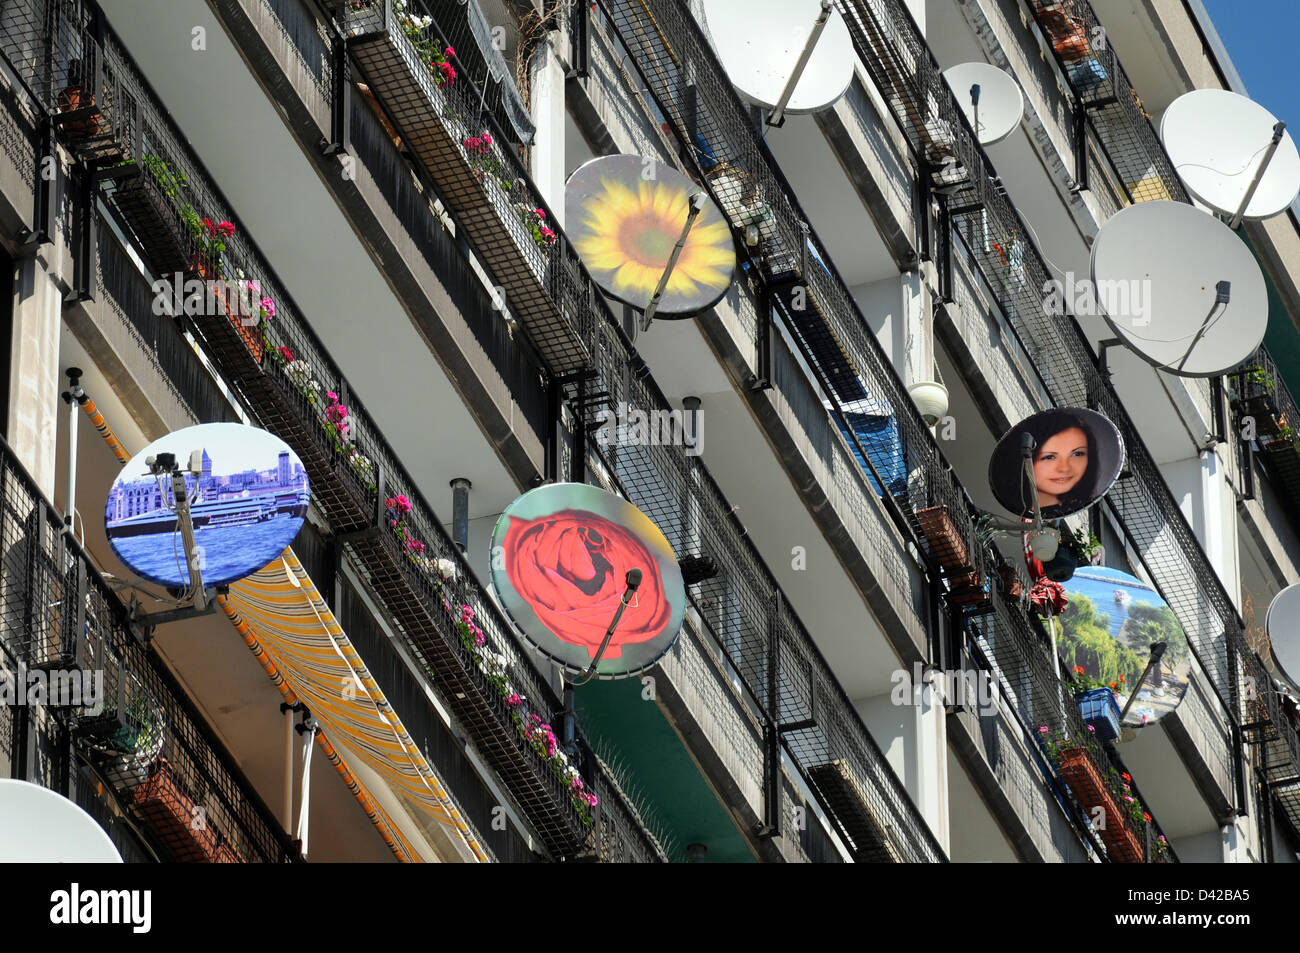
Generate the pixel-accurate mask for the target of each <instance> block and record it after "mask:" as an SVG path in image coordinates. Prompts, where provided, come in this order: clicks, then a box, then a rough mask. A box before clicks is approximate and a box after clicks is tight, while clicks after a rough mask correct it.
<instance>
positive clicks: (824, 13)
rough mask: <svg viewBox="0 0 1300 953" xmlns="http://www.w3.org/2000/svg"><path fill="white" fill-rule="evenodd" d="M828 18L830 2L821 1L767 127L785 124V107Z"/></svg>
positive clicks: (827, 0) (769, 117) (826, 0)
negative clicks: (819, 8)
mask: <svg viewBox="0 0 1300 953" xmlns="http://www.w3.org/2000/svg"><path fill="white" fill-rule="evenodd" d="M830 18H831V0H822V5H821V11H820V12H819V13H818V14H817V19H816V20H815V21H813V28H812V32H811V33H809V34H808V40H807V41H806V42H805V43H804V45H803V52H802V53H800V54H799V59H798V60H797V61H796V62H795V64H794V69H793V70H792V71H791V73H790V78H789V79H787V80H786V81H785V88H784V89H783V90H781V98H780V99H779V100H777V103H776V108H775V109H773V110H772V113H771V115H769V116H768V117H767V124H768V125H769V126H781V125H784V124H785V107H786V105H787V104H788V103H789V102H790V97H791V96H793V95H794V88H795V87H796V86H798V85H799V80H800V79H801V78H802V77H803V71H804V69H805V68H806V67H807V66H808V60H809V58H810V57H811V56H812V54H813V49H814V48H815V47H816V46H817V41H818V40H820V39H821V37H822V31H823V30H825V29H826V24H827V22H828V21H829V20H830Z"/></svg>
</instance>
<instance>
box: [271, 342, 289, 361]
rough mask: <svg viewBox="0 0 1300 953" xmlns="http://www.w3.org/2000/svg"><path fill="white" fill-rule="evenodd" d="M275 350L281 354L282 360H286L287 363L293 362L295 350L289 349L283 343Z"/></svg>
mask: <svg viewBox="0 0 1300 953" xmlns="http://www.w3.org/2000/svg"><path fill="white" fill-rule="evenodd" d="M275 351H276V353H277V354H279V355H280V360H282V361H284V363H286V364H292V363H293V351H291V350H289V349H288V348H287V347H285V346H284V345H283V344H282V345H280V346H279V347H278V348H276V349H275Z"/></svg>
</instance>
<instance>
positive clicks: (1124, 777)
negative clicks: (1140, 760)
mask: <svg viewBox="0 0 1300 953" xmlns="http://www.w3.org/2000/svg"><path fill="white" fill-rule="evenodd" d="M1120 777H1121V778H1123V779H1124V780H1125V781H1132V780H1133V778H1132V777H1130V776H1129V773H1128V772H1127V771H1125V772H1124V773H1123V774H1121V775H1120Z"/></svg>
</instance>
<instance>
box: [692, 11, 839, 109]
mask: <svg viewBox="0 0 1300 953" xmlns="http://www.w3.org/2000/svg"><path fill="white" fill-rule="evenodd" d="M703 6H704V21H705V24H706V25H707V29H708V33H709V38H710V39H711V40H712V41H713V48H714V50H715V52H716V53H717V54H718V59H719V60H720V61H721V62H722V66H723V68H724V69H725V70H726V71H727V77H728V78H729V79H730V80H731V83H732V85H733V86H735V87H736V91H737V92H738V93H740V95H741V96H743V97H744V98H745V99H747V100H749V102H751V103H753V104H755V105H757V106H763V107H766V108H768V109H773V108H775V107H776V106H777V105H778V104H779V103H780V101H781V96H782V94H783V93H784V92H785V87H786V84H787V83H788V82H789V80H790V77H791V75H793V73H794V71H795V69H796V67H797V66H798V64H799V60H800V58H801V57H802V55H803V52H804V47H805V46H806V44H807V42H808V39H809V36H810V34H811V33H812V31H813V26H814V24H815V23H816V22H817V18H818V17H819V16H820V15H821V12H822V8H821V2H820V0H782V2H780V3H754V2H753V0H704V4H703ZM853 61H854V53H853V40H852V39H851V38H850V37H849V30H848V27H846V26H845V25H844V20H843V18H841V17H840V15H839V13H838V12H836V11H834V10H832V11H831V13H830V19H828V20H827V21H826V26H825V28H824V29H823V30H822V33H821V36H820V37H818V39H817V44H816V46H814V47H813V50H812V53H811V55H810V56H809V57H808V61H807V63H805V64H804V68H803V71H802V73H801V74H800V76H799V81H798V83H796V84H795V88H794V92H793V94H792V95H791V97H790V101H789V102H788V103H786V106H785V112H788V113H814V112H819V111H820V110H823V109H825V108H826V107H828V106H831V105H833V104H834V103H835V102H836V101H837V100H838V99H839V98H840V97H841V96H843V95H844V91H845V90H846V89H848V88H849V83H850V82H851V81H852V80H853Z"/></svg>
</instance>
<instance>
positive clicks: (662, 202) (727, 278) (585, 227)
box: [568, 156, 736, 314]
mask: <svg viewBox="0 0 1300 953" xmlns="http://www.w3.org/2000/svg"><path fill="white" fill-rule="evenodd" d="M620 160H631V161H630V163H628V162H626V161H620ZM611 161H613V162H617V163H618V164H619V165H626V166H627V167H626V168H618V167H615V168H601V169H599V170H598V171H597V170H594V169H589V168H588V167H584V168H583V169H580V170H579V171H578V172H577V173H575V174H574V177H573V179H571V180H570V188H569V194H568V198H569V202H570V203H571V204H570V208H571V211H570V212H569V220H570V221H571V222H574V223H576V225H577V227H576V228H575V229H574V238H573V245H574V247H575V248H576V249H577V250H578V252H579V253H580V254H581V255H582V257H583V261H584V262H586V265H587V267H588V268H589V269H590V270H591V273H592V276H593V277H594V278H595V279H596V280H597V281H598V282H599V283H600V284H601V286H602V287H603V288H605V290H607V291H608V292H609V293H610V294H612V295H613V296H615V297H616V298H619V299H621V300H623V301H626V302H628V303H629V304H632V305H633V306H635V307H640V308H644V307H646V306H647V305H649V303H650V298H651V296H652V295H653V294H654V291H655V288H657V287H658V286H659V279H660V278H661V277H662V276H663V273H664V268H666V267H667V265H668V258H669V256H671V255H672V251H673V246H674V245H676V244H677V239H678V238H680V237H681V233H682V227H683V226H684V225H685V224H686V216H687V211H688V201H689V199H688V196H689V193H688V191H687V190H688V188H692V189H693V183H690V181H689V180H688V179H686V178H685V176H682V175H680V174H678V173H676V172H674V171H673V170H669V169H663V168H661V169H659V175H658V176H657V177H656V178H655V179H653V180H650V181H646V180H645V179H644V178H643V177H642V176H641V169H642V164H641V160H640V158H639V157H637V156H617V157H610V158H608V159H597V160H595V163H591V164H589V165H594V164H604V165H608V164H609V163H610V162H611ZM592 172H595V173H596V174H595V175H591V174H590V173H592ZM669 173H671V178H670V176H669ZM583 180H585V181H583ZM575 185H577V186H578V187H577V188H575V187H574V186H575ZM584 185H585V186H587V187H586V188H583V186H584ZM582 193H585V194H582ZM574 199H577V203H576V205H577V207H576V208H574V207H573V205H572V203H573V202H574ZM575 212H576V214H574V213H575ZM735 266H736V255H735V252H734V250H733V249H732V244H731V234H730V230H729V229H728V228H727V223H726V222H725V221H724V220H723V219H722V216H721V215H720V214H719V213H718V212H717V210H716V208H715V207H714V206H713V205H712V204H711V203H709V204H708V205H706V207H705V209H704V211H703V212H701V214H700V216H699V218H697V219H696V221H695V225H694V226H693V227H692V228H691V232H690V235H689V236H688V237H687V240H686V245H685V246H684V247H683V248H682V252H681V255H680V256H678V259H677V264H676V265H675V266H674V267H673V273H672V275H671V276H670V277H669V279H668V285H667V287H666V288H665V289H664V296H663V299H662V301H661V302H660V311H661V313H667V314H673V313H676V314H681V313H689V312H694V311H699V310H701V309H703V308H707V307H709V306H710V305H712V304H714V303H715V302H717V301H718V299H720V298H721V297H722V296H723V295H724V294H725V293H726V291H727V288H728V287H730V285H731V278H732V272H733V271H734V270H735Z"/></svg>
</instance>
